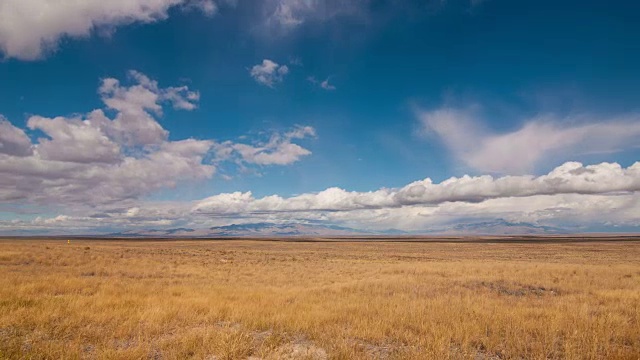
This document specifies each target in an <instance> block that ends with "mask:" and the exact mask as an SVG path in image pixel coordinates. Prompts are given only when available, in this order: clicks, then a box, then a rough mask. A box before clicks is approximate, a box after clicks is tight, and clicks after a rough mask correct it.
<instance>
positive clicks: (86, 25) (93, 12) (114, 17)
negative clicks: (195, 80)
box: [0, 0, 217, 60]
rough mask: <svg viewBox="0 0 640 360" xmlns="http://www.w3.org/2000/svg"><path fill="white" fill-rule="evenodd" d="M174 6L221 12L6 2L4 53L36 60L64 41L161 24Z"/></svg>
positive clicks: (154, 5)
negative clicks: (135, 25) (125, 27)
mask: <svg viewBox="0 0 640 360" xmlns="http://www.w3.org/2000/svg"><path fill="white" fill-rule="evenodd" d="M174 6H185V7H189V8H191V7H194V8H198V9H200V10H201V11H203V12H204V13H205V14H207V15H212V14H214V13H215V12H216V9H217V6H216V4H215V3H214V2H213V0H109V1H101V0H83V1H59V0H4V1H1V2H0V52H2V53H4V55H5V56H6V57H12V58H18V59H22V60H35V59H38V58H41V57H43V56H44V55H45V54H47V53H49V52H52V51H55V50H56V48H57V46H58V43H59V41H60V39H62V38H65V37H68V38H80V37H87V36H89V35H90V34H91V33H92V32H93V31H96V30H98V29H106V30H110V29H114V28H116V27H118V26H123V25H127V24H132V23H153V22H156V21H161V20H164V19H166V18H167V16H168V11H169V9H170V8H171V7H174Z"/></svg>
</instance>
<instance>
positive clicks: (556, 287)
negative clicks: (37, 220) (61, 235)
mask: <svg viewBox="0 0 640 360" xmlns="http://www.w3.org/2000/svg"><path fill="white" fill-rule="evenodd" d="M0 358H10V359H14V358H25V359H40V358H47V359H63V358H64V359H76V358H87V359H92V358H99V359H103V358H108V359H141V358H152V359H184V358H197V359H247V358H252V359H257V358H264V359H286V358H289V359H370V358H379V359H394V358H402V359H447V358H450V359H639V358H640V242H601V243H600V242H590V243H565V244H554V243H520V244H510V243H494V244H491V243H389V242H370V243H366V242H365V243H363V242H359V243H353V242H338V243H326V242H309V243H293V242H272V241H156V242H151V241H145V242H140V241H129V242H127V241H96V240H93V241H72V242H71V244H67V243H66V241H55V240H4V241H0Z"/></svg>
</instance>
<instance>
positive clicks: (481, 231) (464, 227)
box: [108, 219, 566, 238]
mask: <svg viewBox="0 0 640 360" xmlns="http://www.w3.org/2000/svg"><path fill="white" fill-rule="evenodd" d="M562 233H566V231H565V230H563V229H560V228H555V227H549V226H540V225H535V224H531V223H525V222H509V221H506V220H502V219H498V220H490V221H482V222H470V223H459V224H453V225H452V226H451V227H445V228H442V229H434V230H432V231H420V232H406V231H402V230H396V229H389V230H384V231H374V230H371V231H368V230H360V229H353V228H348V227H343V226H335V225H323V224H300V223H269V222H259V223H247V224H231V225H225V226H214V227H211V228H205V229H191V228H172V229H149V230H130V231H124V232H118V233H112V234H108V235H109V236H117V237H191V238H205V237H280V236H319V237H327V236H366V235H400V236H401V235H441V234H443V235H539V234H562Z"/></svg>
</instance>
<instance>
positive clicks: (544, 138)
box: [418, 108, 640, 174]
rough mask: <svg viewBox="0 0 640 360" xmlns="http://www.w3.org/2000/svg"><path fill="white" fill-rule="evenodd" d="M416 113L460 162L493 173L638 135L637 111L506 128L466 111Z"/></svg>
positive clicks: (614, 145) (620, 145)
mask: <svg viewBox="0 0 640 360" xmlns="http://www.w3.org/2000/svg"><path fill="white" fill-rule="evenodd" d="M418 116H419V119H420V122H421V125H422V127H423V130H424V131H425V133H427V134H432V135H435V136H437V137H438V138H440V139H441V140H442V141H443V143H444V144H445V145H446V146H447V147H448V148H449V149H450V150H451V151H452V153H453V154H454V155H455V156H456V157H457V158H458V159H460V160H461V161H462V162H464V163H465V164H467V165H468V166H471V167H473V168H475V169H478V170H481V171H487V172H495V173H516V174H524V173H527V172H530V171H531V170H532V169H533V167H534V166H535V165H536V164H538V163H539V162H541V161H542V160H543V159H545V158H547V157H550V156H551V155H555V156H554V157H555V158H558V157H564V158H565V160H566V159H567V158H570V157H573V156H576V155H580V154H587V153H608V152H616V151H621V150H624V149H627V148H629V147H633V146H637V145H638V144H637V139H638V138H639V137H640V116H638V115H630V116H626V117H621V118H614V119H606V120H605V121H594V120H593V119H582V118H580V119H573V118H558V117H555V116H542V117H536V118H533V119H530V120H528V121H526V122H525V123H524V125H523V126H522V127H521V128H519V129H517V130H515V131H512V132H508V133H495V132H492V131H489V130H487V129H486V128H484V127H483V126H482V125H481V124H480V122H479V121H478V120H477V118H476V116H475V114H474V112H473V111H468V110H461V109H455V108H441V109H436V110H431V111H421V112H419V114H418ZM577 120H579V122H578V123H577Z"/></svg>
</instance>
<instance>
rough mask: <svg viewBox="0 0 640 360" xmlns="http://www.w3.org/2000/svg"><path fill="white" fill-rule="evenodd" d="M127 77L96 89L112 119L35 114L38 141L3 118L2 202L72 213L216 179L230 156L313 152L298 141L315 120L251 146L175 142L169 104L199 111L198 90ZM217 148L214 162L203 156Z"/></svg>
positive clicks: (98, 113) (94, 114) (283, 159)
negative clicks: (164, 121)
mask: <svg viewBox="0 0 640 360" xmlns="http://www.w3.org/2000/svg"><path fill="white" fill-rule="evenodd" d="M128 77H129V81H128V82H130V83H128V84H123V83H121V82H120V81H119V80H117V79H114V78H105V79H102V82H101V85H100V87H99V90H98V93H99V95H100V97H101V99H102V101H103V102H104V104H105V107H106V108H107V109H109V110H111V111H112V112H113V115H110V116H111V117H110V116H107V114H106V113H105V111H103V109H96V110H93V111H90V112H89V113H87V114H85V115H74V116H73V117H63V116H58V117H54V118H46V117H42V116H38V115H34V116H31V117H30V118H29V119H28V121H27V127H28V128H29V129H30V130H32V131H39V132H42V133H43V134H44V136H42V137H41V138H39V139H37V140H36V141H35V142H33V143H32V141H31V139H29V137H28V136H27V134H26V133H25V132H24V131H23V130H22V129H19V128H17V127H15V126H14V125H12V124H11V123H10V122H9V121H7V120H6V119H4V118H3V117H0V205H1V204H2V202H10V203H13V204H25V203H38V204H41V205H52V206H58V205H72V206H69V207H68V208H69V209H70V210H73V211H76V210H78V209H84V208H86V207H87V206H94V207H95V206H97V207H104V206H114V205H117V206H123V204H129V203H131V202H132V201H137V200H138V199H140V198H141V197H143V196H146V195H149V194H151V193H153V192H155V191H158V190H160V189H164V188H171V187H175V186H177V185H178V184H179V183H181V182H184V181H194V180H203V179H208V178H211V177H212V176H213V175H214V173H215V172H216V166H217V165H220V164H221V163H222V162H224V161H236V162H241V163H242V164H243V165H286V164H291V163H293V162H296V161H298V160H299V159H300V158H301V157H303V156H306V155H309V154H311V152H310V151H309V150H307V149H305V148H303V147H301V146H299V145H297V144H294V143H293V141H295V140H300V139H303V138H305V137H309V136H315V130H314V129H313V128H312V127H309V126H297V127H294V128H293V129H291V130H290V131H287V132H284V133H274V134H273V135H272V136H271V137H270V139H269V141H267V142H266V143H254V144H253V145H247V144H241V143H232V142H229V141H226V142H222V143H218V142H215V141H213V140H196V139H184V140H178V141H170V140H168V135H169V132H168V131H167V130H165V129H164V128H163V127H162V125H161V124H160V123H159V122H158V119H159V118H160V117H161V116H162V113H163V106H167V105H172V106H173V107H174V108H175V109H179V110H193V109H195V108H196V106H197V102H198V100H199V94H198V93H197V92H194V91H191V90H190V89H189V88H188V87H186V86H181V87H160V86H159V85H158V82H157V81H155V80H151V79H150V78H148V77H147V76H145V75H144V74H141V73H139V72H135V71H131V72H129V76H128ZM109 114H111V113H110V112H109ZM212 152H213V153H214V155H215V156H216V159H214V160H213V161H214V162H215V164H213V163H212V161H210V160H207V161H206V162H205V157H207V156H208V155H209V154H211V153H212Z"/></svg>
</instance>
